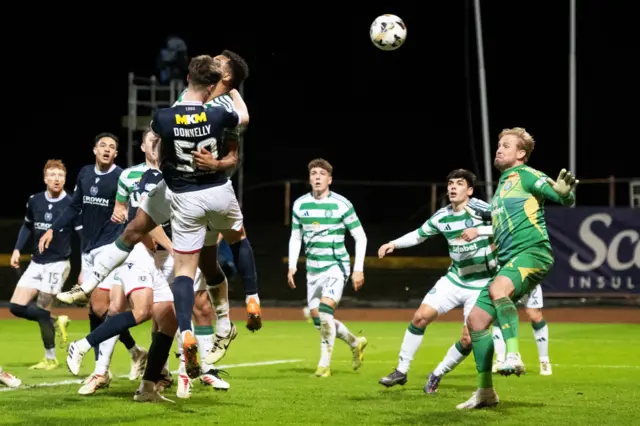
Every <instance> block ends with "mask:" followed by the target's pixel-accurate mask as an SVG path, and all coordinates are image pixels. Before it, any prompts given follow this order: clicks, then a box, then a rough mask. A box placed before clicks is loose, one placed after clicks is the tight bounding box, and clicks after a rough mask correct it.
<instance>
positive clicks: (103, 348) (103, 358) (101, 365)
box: [93, 335, 120, 376]
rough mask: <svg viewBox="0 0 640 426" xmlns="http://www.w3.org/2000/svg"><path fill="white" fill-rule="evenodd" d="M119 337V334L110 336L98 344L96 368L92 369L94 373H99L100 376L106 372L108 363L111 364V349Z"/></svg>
mask: <svg viewBox="0 0 640 426" xmlns="http://www.w3.org/2000/svg"><path fill="white" fill-rule="evenodd" d="M119 337H120V336H119V335H115V336H113V337H110V338H109V339H107V340H105V341H104V342H102V343H100V345H99V346H98V348H99V349H98V350H99V351H100V352H99V353H100V356H99V357H98V360H97V361H96V369H95V370H94V371H93V372H94V373H95V374H100V375H102V376H104V375H106V374H107V370H109V365H110V364H111V356H112V355H113V349H114V348H115V347H116V343H117V342H118V338H119Z"/></svg>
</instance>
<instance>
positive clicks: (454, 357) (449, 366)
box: [433, 342, 471, 376]
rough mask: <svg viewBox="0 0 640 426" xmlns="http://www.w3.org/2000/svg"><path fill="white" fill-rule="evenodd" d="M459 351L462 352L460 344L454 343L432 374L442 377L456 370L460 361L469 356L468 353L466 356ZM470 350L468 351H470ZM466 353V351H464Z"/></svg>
mask: <svg viewBox="0 0 640 426" xmlns="http://www.w3.org/2000/svg"><path fill="white" fill-rule="evenodd" d="M460 349H462V350H464V348H463V347H462V345H461V344H460V342H456V343H455V344H454V345H453V346H451V347H450V348H449V350H448V351H447V354H446V355H445V356H444V359H443V360H442V362H440V364H438V366H437V367H436V369H435V370H433V374H435V375H436V376H442V375H444V374H447V373H448V372H449V371H451V370H453V369H454V368H456V367H457V366H458V365H459V364H460V363H461V362H462V361H464V360H465V358H467V356H469V353H467V354H466V355H465V354H463V353H462V352H461V351H460ZM470 350H471V349H469V351H470ZM465 352H466V351H465Z"/></svg>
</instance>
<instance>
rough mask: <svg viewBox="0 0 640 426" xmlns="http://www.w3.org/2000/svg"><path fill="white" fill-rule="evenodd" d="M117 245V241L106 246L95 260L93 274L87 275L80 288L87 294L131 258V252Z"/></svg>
mask: <svg viewBox="0 0 640 426" xmlns="http://www.w3.org/2000/svg"><path fill="white" fill-rule="evenodd" d="M116 243H117V241H114V242H113V243H111V244H109V245H108V246H106V247H105V248H104V249H103V250H102V251H101V252H100V253H98V255H97V256H96V258H95V259H94V261H93V268H92V271H91V272H92V273H91V274H87V278H86V279H85V280H84V282H83V283H82V285H81V286H80V287H81V288H82V291H84V292H85V293H87V294H89V293H91V292H92V291H93V290H94V289H95V288H96V287H97V286H98V284H100V283H101V282H102V281H103V280H104V279H105V278H107V276H108V275H109V274H110V273H111V271H113V270H114V269H116V268H117V267H118V266H120V265H122V264H123V263H124V261H125V260H127V257H129V253H131V250H129V251H124V250H121V249H120V248H118V245H117V244H116Z"/></svg>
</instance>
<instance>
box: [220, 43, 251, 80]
mask: <svg viewBox="0 0 640 426" xmlns="http://www.w3.org/2000/svg"><path fill="white" fill-rule="evenodd" d="M222 56H225V57H227V58H228V59H229V62H228V63H227V65H228V66H229V68H231V86H232V87H233V88H234V89H237V88H238V87H239V86H240V83H242V82H243V81H244V80H246V79H247V77H249V65H247V61H245V60H244V59H243V58H242V56H240V55H238V54H237V53H235V52H232V51H230V50H224V51H223V52H222Z"/></svg>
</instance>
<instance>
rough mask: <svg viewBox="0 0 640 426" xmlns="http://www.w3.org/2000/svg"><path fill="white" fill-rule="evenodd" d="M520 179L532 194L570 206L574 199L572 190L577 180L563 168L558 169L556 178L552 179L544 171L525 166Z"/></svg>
mask: <svg viewBox="0 0 640 426" xmlns="http://www.w3.org/2000/svg"><path fill="white" fill-rule="evenodd" d="M522 180H523V184H524V185H525V187H526V188H527V189H528V190H529V191H531V193H532V194H534V195H536V196H539V197H544V198H545V199H547V200H550V201H553V202H554V203H558V204H562V205H563V206H570V205H572V204H573V203H574V202H575V200H576V199H575V194H574V190H575V187H576V185H577V184H578V183H579V181H578V180H576V178H575V176H573V174H572V173H571V172H567V171H566V170H565V169H562V170H561V171H560V175H559V176H558V179H557V180H555V181H554V180H553V179H551V178H550V177H548V176H546V175H545V174H544V173H541V172H539V171H537V170H534V169H530V168H527V171H526V172H525V173H523V174H522Z"/></svg>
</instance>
